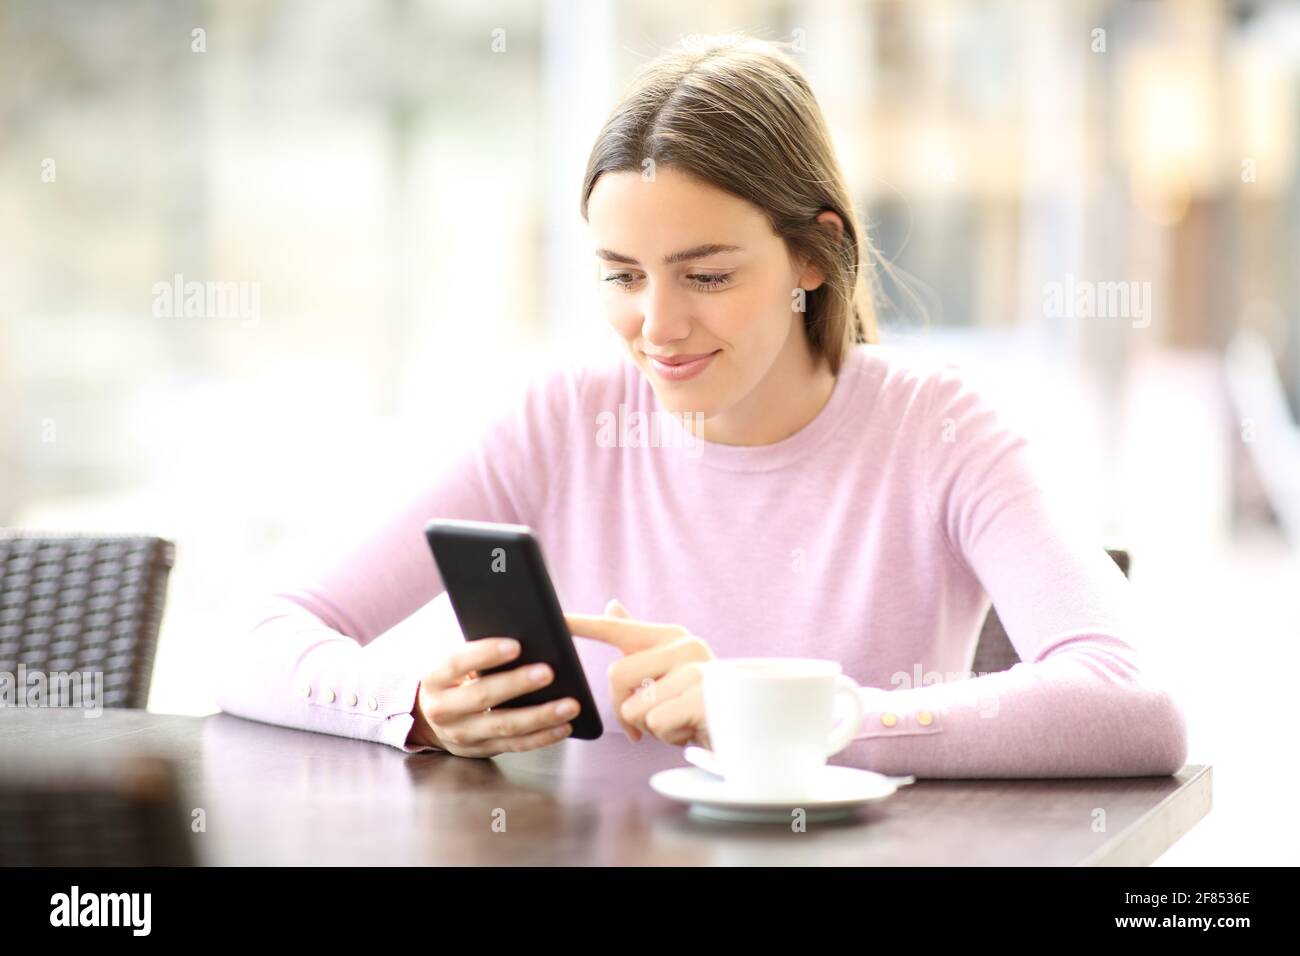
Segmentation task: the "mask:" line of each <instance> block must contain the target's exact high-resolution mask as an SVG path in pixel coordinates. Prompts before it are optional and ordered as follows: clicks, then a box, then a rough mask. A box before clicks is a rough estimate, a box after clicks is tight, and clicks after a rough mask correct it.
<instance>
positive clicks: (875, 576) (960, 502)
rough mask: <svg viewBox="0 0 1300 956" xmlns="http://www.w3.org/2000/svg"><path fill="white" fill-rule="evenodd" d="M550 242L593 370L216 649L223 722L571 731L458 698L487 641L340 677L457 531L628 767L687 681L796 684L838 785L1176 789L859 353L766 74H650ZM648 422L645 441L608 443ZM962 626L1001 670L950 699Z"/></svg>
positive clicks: (811, 114) (935, 398)
mask: <svg viewBox="0 0 1300 956" xmlns="http://www.w3.org/2000/svg"><path fill="white" fill-rule="evenodd" d="M582 213H583V216H584V218H585V219H586V220H587V221H588V223H589V225H590V226H591V231H592V235H593V238H594V240H595V241H594V247H595V248H596V250H597V257H598V259H599V261H600V264H601V274H600V280H601V287H602V290H603V293H602V294H603V302H604V310H605V315H606V318H607V319H608V321H609V322H610V324H611V326H612V328H613V329H614V330H615V331H616V332H617V334H618V336H619V337H621V339H622V345H623V346H624V351H623V354H620V355H619V356H618V358H617V361H614V362H611V363H610V364H608V365H606V366H600V367H587V368H576V367H575V368H566V369H563V370H560V371H556V372H552V373H548V374H546V375H544V376H539V377H538V378H537V379H536V380H534V381H533V382H532V383H531V384H530V385H529V386H528V387H527V389H526V390H525V391H524V393H523V395H522V396H521V401H520V402H519V404H518V405H517V406H516V408H515V409H514V411H513V413H512V414H509V415H506V416H504V417H502V418H500V419H499V420H498V421H496V422H495V423H494V425H493V427H492V428H490V429H489V430H488V431H487V433H486V434H485V435H484V436H483V438H482V440H481V441H480V442H479V443H478V444H477V446H476V447H475V448H474V449H472V451H471V452H469V453H467V454H465V455H463V456H462V457H460V458H459V459H457V460H455V461H453V462H451V463H449V465H448V467H447V468H446V469H445V471H444V472H443V473H441V474H440V475H439V476H438V477H437V479H436V480H435V481H434V482H433V484H432V486H431V487H429V488H428V489H426V490H425V491H424V493H423V494H421V495H420V496H419V498H418V500H416V501H414V502H412V503H411V505H410V506H409V507H407V508H405V509H403V510H402V511H401V512H400V513H399V514H397V515H396V516H395V517H394V518H393V519H392V520H391V522H390V523H389V524H387V525H386V526H385V527H383V528H381V529H379V531H378V532H377V533H376V534H375V535H374V537H373V538H372V539H371V540H370V541H369V542H368V543H367V544H366V545H365V546H364V547H362V548H361V549H359V550H357V551H355V552H353V553H349V554H346V555H345V556H344V557H343V558H342V559H341V560H339V561H337V562H335V563H334V564H332V565H330V566H329V567H327V569H326V570H325V572H324V573H323V574H322V575H320V576H319V577H318V578H317V579H316V580H314V581H313V582H311V583H305V584H304V585H303V586H301V587H298V588H295V589H292V590H288V591H284V592H281V593H278V594H275V595H273V596H272V597H271V599H270V600H269V601H268V602H267V604H266V606H265V607H264V608H263V609H262V610H261V611H260V612H259V616H258V618H257V620H256V621H255V622H254V626H253V627H251V628H250V629H249V631H248V633H247V634H246V635H244V636H243V637H242V638H241V639H240V640H238V641H236V642H234V643H233V644H232V645H231V646H230V648H229V653H228V655H227V661H228V663H229V664H230V666H231V673H230V675H229V676H228V677H227V678H226V679H225V680H224V681H223V683H222V686H221V688H220V703H221V706H222V707H223V709H225V710H227V711H230V712H232V713H235V714H239V715H243V716H247V717H252V718H256V719H261V720H266V721H271V722H275V723H281V724H287V725H289V726H294V727H301V728H305V729H310V730H317V731H322V732H326V733H334V734H342V735H348V736H354V737H360V738H365V739H371V740H375V741H381V742H384V743H388V744H390V745H393V746H395V747H399V748H401V749H403V750H406V751H411V752H414V751H421V750H435V749H440V750H445V751H448V752H450V753H452V754H456V755H461V756H473V757H485V756H491V755H493V754H497V753H502V752H506V751H520V750H530V749H534V748H538V747H543V746H547V745H549V744H552V743H555V742H556V741H557V740H559V739H560V738H562V737H563V736H565V735H566V734H567V733H568V732H569V730H570V724H569V721H570V720H571V719H572V716H573V713H574V711H573V710H572V709H570V711H569V712H567V713H566V712H557V711H556V710H555V707H554V705H553V704H547V705H544V706H538V707H529V708H519V709H516V708H500V707H497V708H496V709H493V706H494V705H497V704H500V703H502V702H504V701H507V700H510V699H512V698H514V697H517V696H519V695H520V694H522V693H524V692H525V691H527V690H531V689H534V688H536V687H537V686H540V685H544V684H545V683H548V682H549V681H550V680H551V679H552V676H553V675H549V674H544V675H543V676H542V677H541V678H540V685H539V684H538V683H534V682H533V678H532V677H531V676H530V674H529V673H528V672H527V671H526V670H525V669H524V668H513V669H509V670H506V671H502V672H500V673H497V674H493V675H490V676H487V677H484V678H482V679H479V678H478V671H479V670H480V669H486V668H488V667H490V666H494V665H498V664H501V663H505V662H508V661H509V660H511V659H512V658H513V657H514V656H515V655H516V654H517V653H518V647H517V646H513V647H511V646H510V645H513V643H514V642H509V641H507V642H504V643H503V642H500V641H496V640H484V641H476V642H467V644H466V646H464V647H463V649H457V651H456V652H455V653H453V654H451V655H449V656H447V657H446V658H445V659H442V660H438V661H433V662H428V663H427V666H425V665H422V666H421V667H420V669H419V670H418V671H417V670H416V666H415V665H414V664H412V663H411V662H410V659H407V660H406V661H403V662H399V661H397V660H395V659H393V658H392V656H391V655H389V656H384V655H377V654H370V653H368V651H369V650H370V648H367V647H366V645H370V644H371V642H372V641H373V639H374V638H375V637H376V636H378V635H379V634H381V633H383V632H384V631H387V630H388V629H389V628H391V627H392V626H393V625H394V624H396V623H397V622H399V621H401V620H403V619H404V618H406V617H407V616H408V615H410V614H411V613H413V612H414V611H416V610H417V609H419V608H420V607H422V606H423V605H425V604H427V603H428V602H429V601H430V600H432V599H433V598H434V597H436V596H437V595H438V594H439V593H441V592H442V590H443V587H442V582H441V580H440V578H439V577H438V575H437V573H436V571H435V570H434V567H433V564H432V561H431V559H430V556H429V554H428V551H427V546H426V544H425V540H424V537H423V534H422V530H423V527H424V524H425V522H426V521H428V520H429V519H430V518H433V517H444V518H469V519H478V520H485V521H500V522H508V523H517V524H527V525H530V526H531V527H533V529H534V530H535V531H536V532H537V534H538V536H539V538H540V539H541V540H542V542H543V544H544V547H545V550H546V554H547V559H548V563H549V565H550V568H551V572H552V576H553V578H554V580H555V583H556V588H557V591H558V592H559V594H560V597H561V600H562V603H563V604H564V607H565V609H566V611H567V612H569V613H568V614H567V618H568V622H569V626H570V628H571V630H572V631H573V632H574V634H575V635H576V636H578V637H580V638H586V639H587V640H578V641H576V643H577V644H578V646H579V654H580V657H581V659H582V661H583V665H584V669H585V670H586V673H587V674H588V676H589V677H590V678H592V683H593V693H594V694H595V695H596V699H597V703H598V706H599V709H600V710H601V711H602V712H605V713H612V715H613V716H614V717H616V718H617V720H618V721H619V722H620V723H621V725H622V727H623V729H624V730H625V732H626V733H627V734H628V736H629V737H630V738H632V739H633V740H637V739H640V738H641V736H642V735H645V734H649V735H652V736H654V737H656V738H658V739H659V740H661V741H664V742H666V743H669V744H674V745H682V744H686V743H688V742H690V741H692V740H695V741H699V742H702V743H707V741H708V728H707V725H706V722H705V719H704V712H703V700H702V696H701V689H700V675H699V670H698V668H696V667H695V666H694V665H695V664H696V663H697V662H699V661H702V660H707V659H709V658H712V657H732V656H768V655H771V656H798V657H819V658H831V659H835V660H838V661H840V662H841V663H842V664H843V666H844V670H845V672H846V673H847V674H849V675H850V676H852V677H853V678H854V679H856V680H857V681H858V683H859V684H862V685H863V686H864V690H863V694H864V703H866V705H867V711H868V717H867V720H866V722H865V723H864V724H863V726H862V728H861V731H860V733H859V735H858V739H857V741H855V743H854V744H852V745H850V747H849V748H848V749H846V750H845V751H842V758H841V759H844V760H845V761H847V762H852V763H856V764H857V765H859V766H864V767H869V768H871V769H875V770H879V771H881V772H885V773H898V774H903V773H910V774H916V775H918V776H946V777H973V776H999V777H1006V776H1091V775H1099V776H1106V775H1117V776H1120V775H1145V774H1167V773H1172V772H1174V771H1176V770H1177V769H1178V768H1179V767H1180V766H1181V765H1182V764H1183V762H1184V760H1185V759H1186V752H1187V744H1186V729H1185V722H1184V718H1183V715H1182V713H1181V711H1180V709H1179V707H1178V706H1177V704H1176V703H1175V702H1174V701H1173V700H1172V699H1171V697H1170V696H1169V695H1168V694H1167V693H1166V692H1165V691H1164V690H1162V689H1161V688H1160V687H1158V686H1156V684H1155V683H1154V682H1153V681H1152V680H1151V678H1150V677H1149V676H1148V675H1147V674H1146V673H1145V672H1144V671H1143V670H1142V669H1140V668H1139V667H1138V663H1137V654H1136V651H1135V648H1134V643H1133V641H1134V638H1135V637H1136V634H1135V633H1134V631H1133V629H1132V626H1131V624H1130V617H1129V615H1128V613H1127V611H1126V604H1127V600H1128V582H1127V581H1126V579H1125V578H1124V576H1123V574H1121V572H1120V571H1119V570H1118V569H1117V568H1116V567H1115V565H1114V564H1113V563H1112V561H1111V560H1110V558H1109V557H1108V556H1107V555H1106V553H1105V551H1104V550H1103V548H1102V547H1101V546H1100V544H1099V543H1097V542H1094V541H1091V540H1089V538H1088V537H1087V536H1086V535H1081V534H1078V533H1077V532H1075V531H1074V530H1072V529H1071V527H1070V526H1069V524H1068V523H1067V522H1066V521H1065V520H1064V519H1063V514H1062V510H1061V509H1060V508H1059V506H1056V505H1053V504H1052V503H1051V500H1050V498H1049V496H1048V495H1047V494H1045V493H1044V492H1043V491H1042V488H1041V485H1040V483H1039V482H1038V481H1037V480H1036V479H1035V477H1034V471H1033V468H1032V466H1031V463H1030V458H1029V449H1028V448H1027V446H1026V443H1025V441H1024V440H1023V439H1022V438H1020V437H1019V436H1017V435H1015V434H1013V433H1012V432H1010V431H1008V430H1007V429H1006V428H1005V427H1004V425H1003V424H1002V422H1001V421H1000V419H999V417H998V416H997V414H996V413H995V412H994V411H993V410H992V409H991V408H990V407H989V406H988V405H987V404H986V403H985V402H984V401H983V400H982V399H981V397H980V395H979V394H978V393H977V392H976V391H974V390H973V389H971V388H970V387H969V386H968V385H967V384H966V383H965V382H964V381H963V379H962V377H961V375H960V374H959V373H958V372H957V371H956V370H954V369H953V368H951V367H946V366H937V365H936V366H929V365H927V364H925V363H922V362H919V361H916V360H914V359H910V358H909V357H908V356H907V355H906V354H903V353H900V352H898V351H895V350H893V349H889V348H885V347H882V346H879V345H877V344H876V335H875V321H874V317H873V314H872V312H871V309H870V304H869V298H868V297H867V295H866V292H865V289H864V288H863V280H862V273H863V270H862V267H861V266H862V259H863V255H864V251H867V250H868V247H867V244H866V241H865V237H864V236H863V233H862V230H861V228H860V226H859V223H858V221H857V218H856V216H855V215H854V212H853V208H852V203H851V202H850V198H849V194H848V191H847V189H846V188H845V184H844V179H843V177H842V175H841V172H840V170H839V167H838V163H837V161H836V159H835V156H834V152H833V149H832V146H831V142H830V137H829V134H828V132H827V129H826V125H825V123H824V120H823V119H822V115H821V111H820V109H819V107H818V105H817V103H816V100H815V98H814V96H813V94H812V92H811V90H810V88H809V85H808V82H807V80H806V79H805V77H804V76H803V74H802V73H801V72H800V70H799V69H798V67H797V66H796V65H794V63H793V62H792V61H791V60H790V59H789V58H788V57H787V56H786V55H785V54H784V53H782V52H781V51H779V50H778V49H776V48H775V47H774V46H773V45H771V44H767V43H763V42H760V41H754V40H745V39H722V40H717V41H711V42H708V43H705V44H703V45H694V46H691V47H683V48H680V49H677V50H674V51H672V52H670V53H668V54H665V55H664V56H662V57H660V58H659V59H657V60H655V61H654V62H652V63H650V64H649V65H648V66H647V67H646V68H645V69H644V70H643V71H642V73H641V74H640V75H639V77H638V78H637V80H636V82H635V83H634V85H633V87H632V88H631V89H630V91H629V92H628V94H627V95H626V97H625V98H624V99H623V101H622V102H621V103H620V104H619V106H618V107H617V108H616V109H615V110H614V112H613V113H612V114H611V116H610V118H609V119H608V121H607V122H606V124H605V126H604V128H603V129H602V130H601V133H600V135H599V137H598V139H597V141H596V144H595V147H594V149H593V150H592V153H591V157H590V160H589V164H588V169H587V174H586V177H585V183H584V188H583V196H582ZM664 412H668V413H672V416H676V417H671V416H670V417H668V419H667V424H665V425H663V427H659V428H656V429H655V430H654V431H648V430H646V429H641V430H639V431H637V430H635V429H633V430H632V431H633V432H634V434H633V435H632V436H629V435H628V434H626V432H627V431H628V429H625V428H623V427H622V426H620V427H619V428H618V429H610V428H609V427H608V425H609V423H610V422H611V421H613V420H617V421H619V422H626V421H628V420H629V419H636V418H638V417H639V418H641V419H642V420H643V421H644V420H645V419H648V418H649V417H650V416H653V415H656V413H657V414H658V415H659V418H658V419H657V421H659V422H662V420H663V417H664V416H663V414H662V413H664ZM611 435H612V436H613V437H614V438H615V440H611ZM613 595H618V596H619V597H621V598H622V599H624V600H625V601H626V602H627V608H625V607H624V606H623V605H622V604H621V603H619V601H617V600H611V597H612V596H613ZM990 598H991V599H992V601H993V602H994V603H995V604H996V606H997V608H998V611H999V613H1000V615H1001V618H1002V620H1003V622H1004V623H1005V625H1006V627H1007V630H1008V634H1009V637H1010V639H1011V641H1012V643H1013V644H1014V645H1015V648H1016V650H1017V651H1018V652H1019V655H1020V658H1021V660H1022V661H1023V662H1024V663H1022V664H1020V665H1017V666H1016V667H1013V668H1012V669H1011V670H1009V671H1005V672H1000V673H995V674H990V675H985V676H977V677H973V678H972V679H964V680H956V679H952V678H953V677H955V676H957V675H961V676H966V672H967V671H968V669H969V667H970V663H971V660H972V658H973V654H974V650H975V644H976V640H977V637H978V633H979V630H980V625H981V623H982V622H983V620H984V618H985V616H986V614H987V612H988V610H989V605H990ZM597 609H603V612H604V613H592V612H595V611H596V610H597ZM629 609H630V610H629ZM579 612H582V613H579ZM633 612H636V613H637V614H643V615H645V617H646V619H645V620H642V619H640V618H638V617H637V616H635V614H634V613H633ZM381 643H382V642H381ZM372 646H375V645H372ZM543 670H545V668H543ZM250 674H251V676H250ZM606 674H607V675H608V681H607V686H606V682H604V681H603V680H600V679H598V678H603V677H604V676H605V675H606ZM569 703H571V704H576V702H575V701H572V700H571V699H570V701H569Z"/></svg>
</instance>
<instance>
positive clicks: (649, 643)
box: [564, 600, 713, 747]
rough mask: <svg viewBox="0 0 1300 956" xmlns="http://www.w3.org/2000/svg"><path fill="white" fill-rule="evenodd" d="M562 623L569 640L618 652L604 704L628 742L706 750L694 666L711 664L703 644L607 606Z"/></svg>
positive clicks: (701, 695)
mask: <svg viewBox="0 0 1300 956" xmlns="http://www.w3.org/2000/svg"><path fill="white" fill-rule="evenodd" d="M564 619H565V621H566V622H567V623H568V625H569V631H570V632H571V633H572V634H573V635H574V636H575V637H589V638H592V639H593V640H597V641H604V642H605V643H606V644H612V645H613V646H614V647H617V648H618V649H619V650H621V651H622V652H623V655H624V656H623V659H622V660H619V661H615V662H614V663H613V664H612V665H610V668H609V699H610V703H611V704H612V705H613V707H614V713H615V714H616V715H617V717H618V719H619V722H620V723H621V724H622V725H623V729H624V731H625V732H626V733H627V736H628V739H629V740H632V741H633V742H635V741H638V740H640V739H641V735H642V734H643V733H649V734H653V735H654V736H655V737H658V738H659V739H660V740H662V741H663V742H664V743H669V744H673V745H675V746H685V745H686V744H689V743H697V744H699V745H700V746H702V747H707V746H709V732H708V727H707V726H706V724H705V720H704V692H703V687H702V686H701V683H700V681H701V678H700V670H699V668H698V667H696V666H695V665H696V664H698V663H700V662H702V661H709V660H713V651H712V650H711V649H710V648H709V645H708V644H706V643H705V642H704V641H703V640H702V639H700V638H698V637H696V636H695V635H694V634H692V633H691V632H690V631H688V630H687V629H686V628H684V627H682V626H680V625H677V624H654V623H651V622H649V621H638V620H636V619H634V618H633V617H632V615H631V614H629V613H628V611H627V609H626V608H624V607H623V605H621V604H619V603H618V601H613V600H612V601H610V602H609V604H608V605H607V606H606V607H605V613H604V615H594V614H565V615H564Z"/></svg>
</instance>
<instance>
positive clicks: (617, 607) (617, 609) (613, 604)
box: [605, 598, 641, 743]
mask: <svg viewBox="0 0 1300 956" xmlns="http://www.w3.org/2000/svg"><path fill="white" fill-rule="evenodd" d="M605 614H606V616H607V617H626V618H631V617H632V615H631V613H630V612H629V611H628V609H627V608H625V607H624V606H623V605H622V604H620V603H619V602H618V598H610V599H609V603H608V604H606V605H605ZM618 706H619V705H618V704H617V703H616V704H615V712H616V713H617V710H618ZM618 722H619V723H620V724H622V725H623V730H624V731H625V732H626V733H627V739H628V740H630V741H632V743H636V742H637V741H638V740H640V739H641V731H640V730H639V729H637V728H636V727H632V726H629V725H628V723H627V721H625V720H624V719H623V717H622V715H621V714H619V715H618Z"/></svg>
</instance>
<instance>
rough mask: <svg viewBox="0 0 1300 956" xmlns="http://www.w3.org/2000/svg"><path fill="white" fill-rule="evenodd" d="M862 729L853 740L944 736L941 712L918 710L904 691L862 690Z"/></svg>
mask: <svg viewBox="0 0 1300 956" xmlns="http://www.w3.org/2000/svg"><path fill="white" fill-rule="evenodd" d="M859 696H860V697H861V698H862V710H863V716H862V726H861V727H859V728H858V732H857V734H856V735H855V736H854V738H853V739H854V740H868V739H871V738H874V737H918V736H928V735H930V734H940V733H943V725H944V710H943V708H942V707H937V706H935V705H934V704H928V705H926V706H924V707H918V706H915V705H913V704H910V703H909V702H908V697H909V695H908V694H907V692H905V691H898V690H885V689H884V688H883V687H862V688H861V689H860V690H859Z"/></svg>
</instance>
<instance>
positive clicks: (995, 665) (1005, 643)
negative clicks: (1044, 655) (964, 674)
mask: <svg viewBox="0 0 1300 956" xmlns="http://www.w3.org/2000/svg"><path fill="white" fill-rule="evenodd" d="M1106 553H1107V554H1109V555H1110V556H1111V559H1112V560H1113V561H1114V562H1115V563H1116V564H1118V565H1119V569H1120V570H1121V571H1123V572H1124V574H1125V575H1127V574H1128V569H1129V556H1128V552H1127V551H1125V550H1123V549H1121V548H1107V549H1106ZM1018 663H1020V655H1019V654H1017V653H1016V649H1015V648H1014V647H1013V646H1012V645H1011V641H1010V639H1009V638H1008V637H1007V632H1006V629H1005V628H1004V627H1003V626H1002V622H1001V621H1000V620H999V619H998V612H997V611H996V610H994V609H993V608H989V613H988V617H986V618H985V619H984V627H983V629H982V630H981V631H980V639H979V643H978V644H977V645H976V646H975V663H974V664H972V665H971V670H972V671H974V672H975V673H976V674H992V673H995V672H997V671H1005V670H1009V669H1010V668H1011V667H1014V666H1015V665H1016V664H1018Z"/></svg>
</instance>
